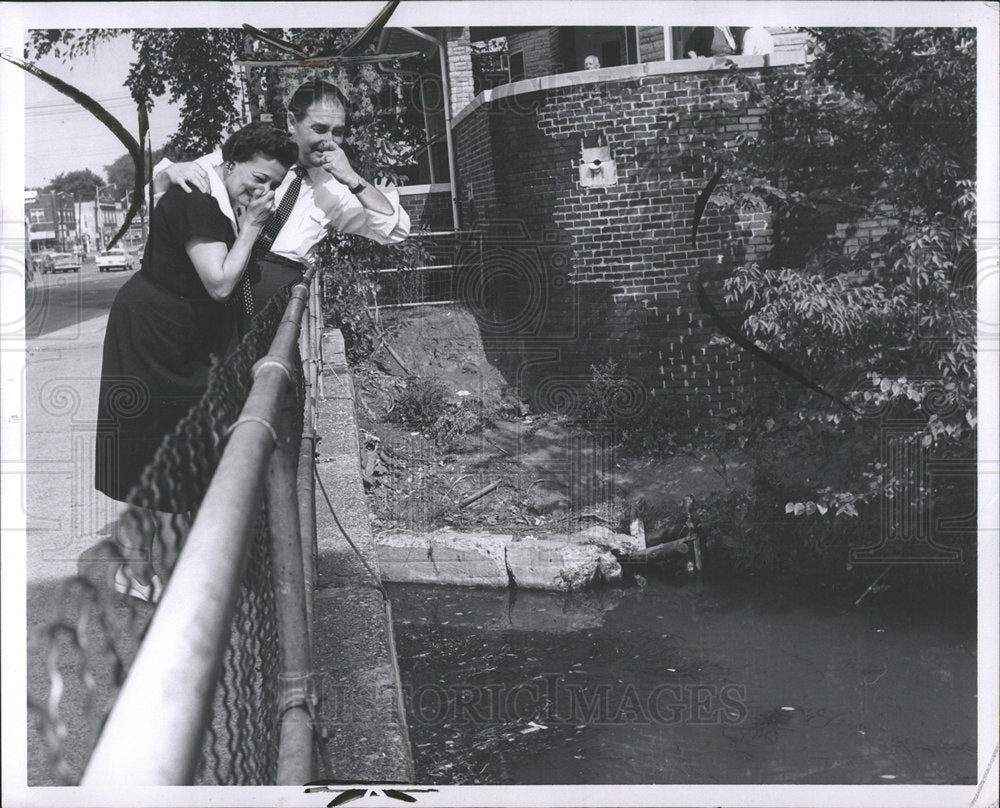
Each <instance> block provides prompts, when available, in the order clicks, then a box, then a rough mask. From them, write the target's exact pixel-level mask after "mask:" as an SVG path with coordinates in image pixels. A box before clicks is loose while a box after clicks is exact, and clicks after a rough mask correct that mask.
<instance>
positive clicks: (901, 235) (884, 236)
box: [715, 28, 976, 516]
mask: <svg viewBox="0 0 1000 808" xmlns="http://www.w3.org/2000/svg"><path fill="white" fill-rule="evenodd" d="M811 33H812V35H813V37H814V39H815V42H816V50H815V59H814V61H812V63H811V64H810V65H808V66H807V67H806V68H804V69H802V70H800V71H797V73H796V74H795V75H794V76H791V77H789V76H788V75H787V74H785V75H784V76H782V77H779V78H775V77H772V76H768V75H767V74H764V76H763V77H762V78H761V79H760V80H759V81H758V80H753V79H750V78H748V77H747V76H746V74H745V73H740V72H739V71H736V70H734V71H733V73H732V74H731V79H732V81H734V82H736V83H737V84H738V85H739V86H740V87H742V89H743V90H745V93H746V95H745V98H746V100H747V102H748V103H749V105H750V106H751V107H753V108H755V109H756V110H757V111H758V112H759V113H760V115H761V122H762V127H761V131H760V132H759V133H758V134H757V135H756V136H754V137H740V138H738V139H737V142H736V143H735V144H732V146H731V148H729V149H728V150H725V151H720V152H718V153H717V154H716V155H715V157H716V159H718V160H719V161H720V162H722V163H723V164H724V165H725V166H726V167H727V168H728V171H727V176H728V177H729V178H730V180H729V189H728V191H729V196H728V199H729V200H730V202H731V203H732V204H735V205H737V206H741V207H744V208H746V207H757V208H766V209H769V210H771V211H772V212H773V222H772V230H773V233H772V235H773V242H774V249H773V250H772V251H771V253H770V255H769V256H768V258H767V259H765V260H762V261H761V262H760V263H759V264H749V265H745V266H741V267H738V268H737V269H736V270H735V271H734V272H733V273H732V274H731V276H730V277H729V278H728V279H727V280H726V281H725V283H724V294H725V297H726V299H727V300H728V301H729V302H730V303H733V304H736V305H738V306H739V307H740V308H741V309H742V311H743V314H744V319H743V323H742V329H743V332H744V333H745V334H746V335H747V336H748V337H749V338H751V339H752V340H755V341H756V342H757V343H758V344H760V345H762V346H763V347H765V348H766V349H768V350H769V351H771V352H773V353H775V354H776V355H779V356H782V357H783V358H785V359H787V360H788V361H789V362H791V363H792V364H794V365H797V366H798V367H800V368H802V369H804V370H805V371H807V372H808V373H809V374H811V375H812V377H813V378H818V379H822V380H823V381H824V383H825V384H827V385H828V386H829V387H831V388H833V389H835V390H837V391H839V392H841V393H842V394H843V395H845V396H847V398H848V400H849V401H850V402H852V403H853V405H854V406H855V408H856V410H857V415H856V416H855V417H850V416H847V417H842V414H841V413H834V412H831V411H830V408H829V405H828V404H827V403H826V402H824V401H823V400H821V399H819V398H818V397H813V396H812V394H808V393H805V392H802V393H792V394H791V395H790V396H789V397H788V398H786V399H785V401H786V403H787V405H788V406H787V407H786V408H782V407H779V406H777V405H775V406H774V407H772V408H771V409H768V410H767V411H766V412H764V411H758V413H757V414H756V417H754V418H752V419H747V420H744V421H743V422H741V423H740V424H739V428H738V429H737V430H735V434H737V435H741V436H742V440H743V441H744V442H751V443H752V442H753V441H767V440H771V439H773V438H774V435H775V433H776V432H778V431H781V430H784V438H783V439H789V438H788V435H789V434H790V433H789V430H791V431H793V432H794V431H795V430H798V431H799V433H800V436H801V435H802V434H805V433H806V432H808V435H809V436H810V440H813V439H815V440H818V436H819V435H820V434H821V433H825V434H826V436H827V437H828V438H832V439H833V440H834V445H836V441H838V440H839V445H840V446H841V447H849V453H850V456H849V457H848V458H847V459H846V460H845V464H846V469H847V473H845V474H844V475H842V479H840V480H838V481H837V482H836V483H835V484H827V485H823V482H824V480H822V479H820V477H816V478H814V479H813V480H812V482H811V486H812V495H811V496H809V497H808V499H807V502H805V503H803V502H795V503H789V505H790V510H789V513H793V514H800V513H802V514H807V515H811V514H814V513H821V511H819V510H818V509H817V505H818V506H819V507H821V508H822V509H823V511H822V513H825V512H826V510H831V511H832V512H833V511H835V512H837V513H840V514H841V515H849V516H850V515H856V514H857V509H856V507H855V505H856V504H858V503H863V502H866V501H872V500H873V499H874V498H875V497H877V496H878V495H888V496H892V495H893V492H894V491H899V490H902V486H904V485H907V484H908V482H907V480H905V479H903V477H905V475H906V474H907V473H908V472H906V471H898V470H897V471H896V472H893V475H895V476H893V475H890V474H888V473H887V472H886V470H885V469H884V468H882V467H881V465H880V464H879V463H878V458H877V452H878V446H879V438H878V434H877V430H878V427H879V424H881V423H883V421H884V419H885V418H886V417H891V418H894V419H900V418H902V419H907V420H909V421H910V422H912V423H913V424H915V426H914V429H913V434H912V436H911V440H912V442H913V443H914V444H918V445H920V446H921V447H922V448H923V449H925V450H931V451H933V452H934V453H935V455H936V456H939V457H940V456H947V457H964V458H970V457H974V453H975V427H976V408H975V393H976V387H975V381H976V377H975V316H976V310H975V302H976V295H975V290H976V255H975V236H976V215H975V205H976V192H975V176H976V163H975V160H976V41H975V32H974V31H971V30H964V29H945V28H935V29H893V30H877V29H820V30H815V31H811ZM813 445H814V446H816V445H818V443H816V442H815V441H814V443H813ZM786 471H790V469H789V470H786ZM820 476H821V475H820ZM794 479H796V482H797V483H801V480H802V476H801V475H799V477H797V478H794ZM826 482H829V480H827V481H826ZM910 482H912V480H911V481H910ZM800 487H801V486H800ZM801 493H802V494H803V495H804V496H808V495H809V494H810V492H809V491H807V490H805V489H803V490H802V491H801ZM809 504H811V505H812V507H811V508H810V507H807V506H808V505H809ZM798 506H802V507H798Z"/></svg>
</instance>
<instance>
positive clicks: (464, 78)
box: [445, 28, 476, 113]
mask: <svg viewBox="0 0 1000 808" xmlns="http://www.w3.org/2000/svg"><path fill="white" fill-rule="evenodd" d="M445 40H446V47H447V49H448V82H449V85H450V89H451V111H452V113H455V112H458V110H460V109H462V107H464V106H465V105H466V104H468V103H469V102H470V101H471V100H472V99H473V98H474V97H475V95H476V90H475V86H474V80H473V75H472V42H471V40H470V39H469V29H468V28H448V29H446V31H445Z"/></svg>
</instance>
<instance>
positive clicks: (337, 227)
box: [153, 79, 410, 312]
mask: <svg viewBox="0 0 1000 808" xmlns="http://www.w3.org/2000/svg"><path fill="white" fill-rule="evenodd" d="M349 114H350V113H349V107H348V103H347V99H346V98H345V97H344V94H343V93H342V92H341V91H340V89H339V88H338V87H336V86H335V85H333V84H330V83H329V82H326V81H322V80H320V79H314V80H312V81H307V82H306V83H305V84H303V85H301V86H300V87H299V88H298V89H297V90H296V91H295V92H294V93H293V94H292V97H291V99H290V100H289V102H288V115H287V127H288V132H289V134H290V135H291V138H292V140H293V141H294V142H295V144H296V145H297V146H298V149H299V159H298V164H297V165H296V166H294V167H293V169H292V171H289V172H288V174H287V175H286V176H285V179H284V180H283V181H282V183H281V185H280V186H279V187H278V190H277V191H276V192H275V196H274V198H275V200H276V205H277V208H278V210H279V211H280V210H281V208H282V207H283V205H282V203H283V202H284V200H285V198H286V194H287V193H288V191H289V189H290V188H292V186H293V183H296V182H298V185H299V190H298V194H297V196H295V197H292V198H294V199H295V202H294V205H293V207H292V208H291V212H290V213H289V214H288V218H287V220H286V221H285V222H284V224H282V225H281V227H280V230H278V232H277V233H276V234H275V235H274V236H273V241H272V242H271V243H270V244H268V243H267V239H266V238H264V239H263V243H262V240H258V243H257V250H256V252H257V253H259V254H260V255H259V257H258V262H257V263H258V265H259V267H260V275H259V277H257V276H256V273H253V274H251V275H250V280H251V283H252V290H253V291H252V298H253V309H254V311H255V312H257V311H260V310H261V309H262V308H263V306H264V305H265V304H266V303H267V301H268V300H269V299H270V298H271V296H272V295H273V294H274V293H275V292H276V291H277V290H278V289H280V288H281V287H282V286H284V285H285V284H287V283H289V282H291V281H294V280H297V279H298V278H299V277H300V275H301V273H302V271H303V270H304V269H305V268H306V266H309V265H311V264H312V263H313V262H314V261H315V258H316V250H317V248H318V246H319V244H320V242H321V241H322V240H323V239H324V238H325V237H326V236H327V234H328V233H331V232H341V233H354V234H357V235H361V236H365V237H366V238H370V239H372V240H373V241H377V242H378V243H380V244H396V243H398V242H400V241H403V240H404V239H405V238H406V237H407V236H408V235H409V233H410V217H409V216H408V215H407V214H406V211H404V210H403V209H402V207H400V204H399V193H398V192H397V191H395V190H394V189H388V188H381V189H380V188H378V187H376V186H375V185H373V184H371V183H369V182H368V181H367V180H365V179H364V178H363V177H362V176H361V175H360V174H358V173H357V172H356V171H355V170H354V169H353V167H352V166H351V164H350V161H349V160H348V158H347V155H346V154H345V153H344V150H343V149H342V148H341V146H342V145H343V143H344V137H345V135H346V132H347V127H348V120H349ZM222 162H223V161H222V154H221V152H213V153H212V154H207V155H205V156H204V157H199V158H198V159H197V160H195V161H193V162H189V163H170V161H168V160H164V161H162V162H161V163H160V164H159V165H157V167H156V174H155V176H154V180H153V189H154V191H155V192H156V193H162V192H163V191H165V190H166V189H167V188H168V187H169V186H170V185H171V184H173V185H180V186H181V187H182V188H184V190H186V191H190V190H191V189H192V188H198V189H199V190H202V191H206V192H207V190H208V175H207V173H206V171H208V170H209V169H212V168H214V167H215V166H218V165H221V164H222ZM299 175H301V179H298V180H297V179H296V178H297V177H298V176H299ZM292 190H293V192H294V188H292ZM276 216H277V214H276ZM272 229H273V228H272ZM267 233H268V228H267V226H265V229H264V234H267ZM264 234H262V237H263V235H264ZM247 271H248V273H250V272H251V270H249V269H248V270H247Z"/></svg>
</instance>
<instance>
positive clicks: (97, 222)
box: [94, 182, 103, 251]
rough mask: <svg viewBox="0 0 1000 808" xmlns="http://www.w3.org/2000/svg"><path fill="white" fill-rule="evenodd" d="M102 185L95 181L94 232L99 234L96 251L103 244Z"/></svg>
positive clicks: (96, 237)
mask: <svg viewBox="0 0 1000 808" xmlns="http://www.w3.org/2000/svg"><path fill="white" fill-rule="evenodd" d="M100 197H101V187H100V186H99V185H98V184H97V183H96V182H95V183H94V232H95V233H96V234H97V235H96V236H95V237H94V240H95V241H96V242H97V244H96V245H95V251H96V250H100V249H101V247H102V246H103V242H102V240H101V200H100Z"/></svg>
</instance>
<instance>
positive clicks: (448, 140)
mask: <svg viewBox="0 0 1000 808" xmlns="http://www.w3.org/2000/svg"><path fill="white" fill-rule="evenodd" d="M400 30H402V31H406V33H408V34H410V35H411V36H415V37H417V38H418V39H423V40H424V41H425V42H430V43H431V44H432V45H434V46H435V47H436V48H437V51H438V56H439V57H440V58H441V93H442V95H443V96H444V137H445V144H446V147H447V152H448V184H449V185H450V186H451V220H452V224H453V225H454V227H455V230H456V231H457V230H458V229H459V226H458V185H457V180H456V178H455V144H454V143H453V141H452V135H451V82H450V81H448V54H447V52H446V49H445V47H444V44H443V43H442V42H441V41H440V40H438V39H435V38H434V37H432V36H430V35H429V34H425V33H424V32H423V31H418V30H417V29H416V28H401V29H400Z"/></svg>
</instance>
